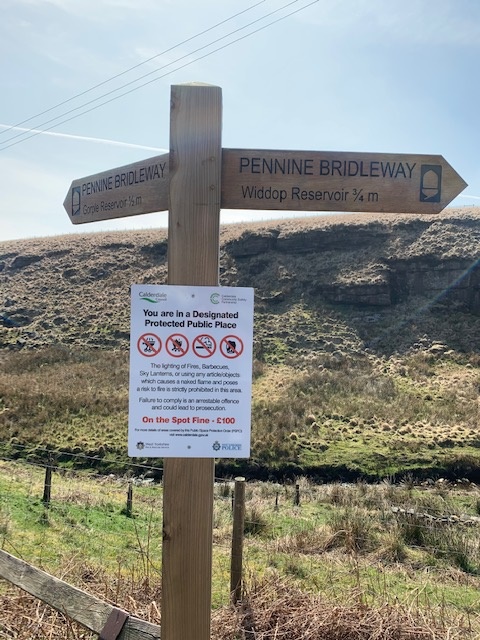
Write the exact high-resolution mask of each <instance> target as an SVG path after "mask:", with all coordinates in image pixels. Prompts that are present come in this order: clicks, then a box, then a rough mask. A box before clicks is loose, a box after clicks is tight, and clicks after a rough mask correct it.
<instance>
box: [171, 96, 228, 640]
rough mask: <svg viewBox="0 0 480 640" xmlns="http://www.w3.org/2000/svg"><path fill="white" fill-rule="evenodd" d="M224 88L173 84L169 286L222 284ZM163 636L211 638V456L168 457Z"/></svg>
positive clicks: (176, 639) (185, 639)
mask: <svg viewBox="0 0 480 640" xmlns="http://www.w3.org/2000/svg"><path fill="white" fill-rule="evenodd" d="M221 128H222V93H221V89H220V87H213V86H209V85H201V84H198V85H197V84H191V85H174V86H172V92H171V116H170V207H169V222H168V284H171V285H210V286H212V285H213V286H216V285H218V273H219V251H220V249H219V245H220V197H221V184H220V182H221V162H222V145H221ZM163 485H164V494H163V559H162V640H193V639H195V640H210V621H211V601H212V593H211V592H212V531H213V488H214V460H213V458H212V459H210V458H205V459H201V458H184V459H182V458H166V459H165V461H164V475H163Z"/></svg>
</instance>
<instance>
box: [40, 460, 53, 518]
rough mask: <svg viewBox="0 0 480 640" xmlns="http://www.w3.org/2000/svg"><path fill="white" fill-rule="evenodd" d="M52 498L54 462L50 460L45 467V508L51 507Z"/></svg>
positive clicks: (43, 498)
mask: <svg viewBox="0 0 480 640" xmlns="http://www.w3.org/2000/svg"><path fill="white" fill-rule="evenodd" d="M51 496H52V461H51V460H49V461H48V463H47V466H46V467H45V482H44V484H43V497H42V502H43V504H44V506H45V507H47V508H48V507H49V506H50V499H51Z"/></svg>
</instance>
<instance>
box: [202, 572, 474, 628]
mask: <svg viewBox="0 0 480 640" xmlns="http://www.w3.org/2000/svg"><path fill="white" fill-rule="evenodd" d="M433 613H434V612H433V611H432V612H431V614H432V615H431V616H429V615H428V614H425V613H420V612H419V611H418V610H416V609H415V607H399V606H398V605H395V604H391V603H388V602H385V604H384V605H383V606H382V607H380V608H372V607H369V606H367V605H365V604H364V603H363V602H362V598H361V595H360V594H359V597H358V599H356V600H353V601H352V602H346V603H338V604H336V605H332V604H331V603H327V602H325V601H324V600H323V599H322V597H321V596H313V595H308V594H305V593H304V592H301V591H299V590H297V589H296V588H294V587H292V586H291V585H289V584H288V583H287V582H284V581H279V580H273V581H272V580H268V581H264V582H261V583H258V584H255V585H254V586H253V587H252V588H251V589H250V590H249V592H248V593H247V594H246V598H245V601H244V603H243V605H242V606H241V607H239V609H238V610H237V611H235V612H233V611H232V610H231V609H227V608H225V609H222V610H220V611H218V612H216V613H215V615H214V618H213V638H215V639H218V640H239V639H240V638H241V639H242V640H243V639H245V640H247V639H249V638H251V639H252V640H447V639H448V640H454V639H456V638H467V637H469V630H468V626H467V627H463V625H462V621H461V620H455V621H448V622H447V621H446V620H445V621H443V622H439V620H438V617H436V619H434V618H435V616H434V615H433ZM470 637H471V636H470Z"/></svg>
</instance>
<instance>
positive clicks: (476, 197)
mask: <svg viewBox="0 0 480 640" xmlns="http://www.w3.org/2000/svg"><path fill="white" fill-rule="evenodd" d="M457 198H473V200H480V196H467V195H464V196H457Z"/></svg>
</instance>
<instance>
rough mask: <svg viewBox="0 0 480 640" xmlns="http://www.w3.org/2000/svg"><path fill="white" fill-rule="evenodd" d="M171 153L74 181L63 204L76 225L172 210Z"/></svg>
mask: <svg viewBox="0 0 480 640" xmlns="http://www.w3.org/2000/svg"><path fill="white" fill-rule="evenodd" d="M168 163H169V154H168V153H165V154H163V155H161V156H155V157H153V158H148V159H147V160H140V161H139V162H134V163H133V164H128V165H125V166H123V167H117V168H115V169H110V170H108V171H103V172H102V173H97V174H94V175H91V176H86V177H85V178H80V179H78V180H74V181H73V182H72V184H71V185H70V189H69V190H68V193H67V196H66V198H65V201H64V203H63V206H64V207H65V210H66V211H67V213H68V215H69V217H70V220H71V221H72V223H73V224H83V223H85V222H96V221H98V220H110V219H112V218H123V217H126V216H135V215H140V214H143V213H151V212H153V211H165V210H166V209H168V189H169V177H168V176H169V174H168Z"/></svg>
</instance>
